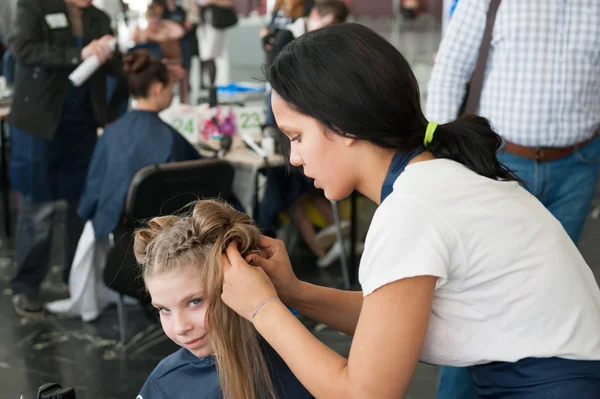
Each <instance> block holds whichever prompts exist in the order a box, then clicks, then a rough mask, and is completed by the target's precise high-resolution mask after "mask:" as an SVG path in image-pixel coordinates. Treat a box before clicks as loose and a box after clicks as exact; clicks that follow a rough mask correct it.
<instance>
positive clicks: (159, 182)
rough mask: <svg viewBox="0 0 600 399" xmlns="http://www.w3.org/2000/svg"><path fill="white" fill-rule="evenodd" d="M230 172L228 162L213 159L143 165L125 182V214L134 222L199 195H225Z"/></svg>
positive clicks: (168, 211) (229, 187)
mask: <svg viewBox="0 0 600 399" xmlns="http://www.w3.org/2000/svg"><path fill="white" fill-rule="evenodd" d="M233 174H234V169H233V166H232V165H231V164H230V163H229V162H227V161H223V160H217V159H203V160H198V161H186V162H176V163H168V164H161V165H151V166H147V167H145V168H143V169H141V170H140V171H139V172H138V173H137V174H136V175H135V177H134V178H133V180H132V182H131V185H130V186H129V194H128V196H127V201H126V203H125V216H126V218H127V220H128V221H129V222H135V221H139V220H143V219H148V218H152V217H155V216H162V215H170V214H173V213H176V212H178V211H180V210H181V209H182V208H183V207H185V206H186V205H188V204H189V203H191V202H193V201H196V200H198V199H200V198H217V197H218V198H222V199H229V198H230V197H231V194H232V192H231V190H232V185H233Z"/></svg>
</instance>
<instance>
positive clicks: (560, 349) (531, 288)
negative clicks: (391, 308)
mask: <svg viewBox="0 0 600 399" xmlns="http://www.w3.org/2000/svg"><path fill="white" fill-rule="evenodd" d="M422 275H433V276H437V277H438V281H437V285H436V289H435V296H434V300H433V309H432V312H431V319H430V322H429V328H428V331H427V337H426V341H425V345H424V347H423V351H422V354H421V360H422V361H424V362H427V363H432V364H439V365H451V366H471V365H475V364H483V363H489V362H492V361H507V362H515V361H517V360H519V359H522V358H526V357H554V356H556V357H562V358H567V359H586V360H592V359H593V360H600V290H599V289H598V285H597V284H596V280H595V279H594V276H593V274H592V272H591V270H590V268H589V267H588V265H587V264H586V263H585V261H584V259H583V257H582V256H581V254H580V253H579V250H578V249H577V247H576V246H575V245H574V244H573V242H572V241H571V239H570V238H569V236H568V235H567V233H566V232H565V231H564V229H563V228H562V226H561V224H560V223H559V222H558V220H556V219H555V218H554V217H553V216H552V215H551V214H550V212H548V210H546V208H544V206H543V205H542V204H541V203H540V202H539V201H538V200H537V199H536V198H535V197H534V196H532V195H531V194H530V193H529V192H527V191H526V190H525V189H523V188H521V187H520V186H519V185H518V184H517V183H516V182H498V181H495V180H492V179H488V178H485V177H482V176H480V175H478V174H476V173H474V172H472V171H471V170H469V169H468V168H466V167H465V166H463V165H461V164H459V163H456V162H454V161H451V160H446V159H437V160H432V161H425V162H419V163H415V164H411V165H409V166H408V167H407V168H406V170H405V172H404V173H403V174H402V175H400V177H399V178H398V179H397V180H396V182H395V183H394V191H393V192H392V193H391V194H390V195H389V196H388V197H387V198H386V199H385V200H384V201H383V203H382V204H381V206H380V207H379V208H378V209H377V212H376V213H375V216H374V218H373V222H372V224H371V227H370V228H369V233H368V235H367V239H366V242H365V252H364V254H363V256H362V259H361V263H360V270H359V279H360V283H361V285H362V289H363V293H364V295H365V296H367V295H369V294H371V293H372V292H373V291H375V290H376V289H377V288H379V287H381V286H384V285H386V284H389V283H391V282H394V281H397V280H400V279H403V278H406V277H412V276H422ZM394 305H395V306H397V311H398V312H402V303H397V304H394Z"/></svg>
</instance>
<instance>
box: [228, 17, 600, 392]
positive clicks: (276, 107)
mask: <svg viewBox="0 0 600 399" xmlns="http://www.w3.org/2000/svg"><path fill="white" fill-rule="evenodd" d="M331 71H335V76H334V75H332V74H331ZM267 78H268V81H269V83H270V84H271V86H272V87H273V93H274V94H273V99H272V105H273V111H274V113H275V118H276V120H277V124H278V126H279V128H280V129H281V130H282V131H283V132H284V133H285V135H286V136H287V137H288V139H289V140H290V145H291V155H290V162H291V163H292V164H293V165H295V166H299V167H302V169H303V171H304V173H305V175H306V176H309V177H311V178H313V179H314V184H315V186H316V187H319V188H322V189H323V191H324V192H325V196H326V197H327V198H328V199H330V200H340V199H342V198H345V197H347V196H348V195H349V194H350V193H351V192H352V191H353V190H357V191H359V192H361V193H362V194H364V195H365V196H367V197H368V198H370V199H371V200H372V201H374V202H376V203H377V204H379V208H378V209H377V211H376V213H375V216H374V218H373V221H372V223H371V226H370V228H369V232H368V234H367V238H366V242H365V251H364V254H363V256H362V259H361V263H360V269H359V280H360V285H361V291H355V292H348V291H341V290H335V289H332V288H325V287H319V286H316V285H312V284H308V283H305V282H301V281H299V280H298V279H297V278H296V276H295V275H294V273H293V271H292V268H291V265H290V260H289V257H288V255H287V253H286V250H285V247H284V246H283V244H282V243H281V242H279V241H276V240H272V239H270V238H264V237H263V238H262V240H261V244H260V245H261V246H262V247H263V248H264V249H265V250H266V252H267V253H268V254H267V255H264V257H260V256H258V255H257V254H250V255H247V256H246V257H245V258H243V257H242V256H241V255H240V252H239V251H238V249H237V244H236V243H235V242H234V243H232V244H231V245H230V246H228V248H227V249H226V255H224V259H225V260H227V261H228V262H229V263H227V262H224V283H223V294H222V298H223V301H224V302H225V303H226V304H227V305H228V306H230V307H231V308H232V309H234V310H235V311H236V312H237V313H239V314H240V315H242V316H243V317H245V318H246V319H248V320H251V321H252V322H253V323H254V327H255V328H256V330H257V331H258V332H259V333H260V334H261V335H262V336H263V337H264V338H265V339H266V340H267V341H268V342H269V344H270V345H271V346H272V347H273V348H274V349H275V350H276V351H277V352H278V353H279V354H280V355H281V357H282V358H283V360H284V361H285V362H286V363H287V364H288V366H289V367H290V369H291V370H292V372H293V373H294V374H295V375H296V377H298V379H299V380H300V382H301V383H302V384H303V385H304V386H305V387H306V388H307V389H308V390H309V391H310V392H311V393H312V394H313V395H314V396H315V397H317V398H328V399H329V398H345V399H347V398H378V399H387V398H390V399H391V398H401V397H404V396H405V395H406V392H407V389H408V386H409V384H410V381H411V378H412V376H413V373H414V371H415V368H416V366H417V363H418V362H419V361H423V362H426V363H430V364H436V365H448V366H456V367H468V368H469V371H470V372H471V374H472V375H473V377H474V380H475V382H476V385H477V390H478V392H477V396H478V397H480V398H484V399H491V398H519V399H542V398H550V397H552V398H557V399H570V398H578V399H593V398H599V397H600V335H599V334H598V331H600V290H599V289H598V285H597V284H596V281H595V279H594V276H593V274H592V272H591V270H590V268H589V266H588V265H587V264H586V262H585V261H584V259H583V257H582V256H581V254H580V253H579V251H578V249H577V247H576V246H575V244H574V243H573V241H572V240H571V239H570V238H569V235H568V234H567V233H566V231H565V230H564V228H563V227H562V225H561V224H560V222H558V220H556V218H554V217H553V216H552V214H551V213H550V212H549V211H548V210H547V209H546V208H545V207H544V206H543V205H542V204H541V203H540V202H539V201H538V200H537V199H536V198H535V197H534V196H532V195H531V194H529V192H527V191H526V190H525V189H524V188H523V187H522V186H521V185H520V184H519V181H518V179H517V178H516V177H515V175H514V174H513V172H512V171H510V170H509V169H507V168H506V167H505V166H504V165H502V164H501V163H500V162H498V160H497V158H496V151H497V150H498V148H499V146H500V144H501V139H500V137H499V136H498V135H497V134H496V133H495V132H494V131H493V130H492V128H491V126H490V123H489V122H488V121H487V120H486V119H484V118H480V117H477V116H469V117H464V118H461V119H458V120H456V121H453V122H450V123H446V124H440V125H438V124H437V123H435V121H428V120H426V119H425V117H424V116H423V112H422V110H421V105H420V98H419V89H418V85H417V81H416V79H415V76H414V74H413V73H412V71H411V69H410V66H409V64H408V62H407V61H406V59H405V58H404V57H403V56H402V55H401V54H400V53H399V52H398V51H397V50H396V49H395V48H394V47H393V46H392V45H391V44H390V43H389V42H387V41H386V40H385V39H383V38H382V37H381V36H379V35H377V34H376V33H374V32H373V31H371V30H369V29H368V28H366V27H364V26H360V25H355V24H342V25H337V26H333V27H329V28H324V29H321V30H317V31H314V32H311V33H307V34H306V35H303V36H302V37H300V38H298V39H296V40H294V41H293V42H292V43H290V44H289V45H288V46H287V47H286V48H285V49H284V50H283V51H282V52H281V54H280V55H279V56H278V57H277V59H276V60H275V61H274V63H273V65H272V66H271V67H270V69H269V71H268V76H267ZM251 265H254V266H260V267H252V266H251ZM285 305H289V306H291V307H292V308H294V309H296V310H298V311H299V312H300V313H302V314H303V315H304V316H306V317H309V318H311V319H314V320H317V321H319V322H322V323H324V324H326V325H328V326H330V327H333V328H335V329H338V330H340V331H342V332H345V333H346V334H349V335H352V336H353V337H354V338H353V342H352V346H351V348H350V354H349V357H348V358H345V357H342V356H340V355H338V354H337V353H335V352H334V351H333V350H331V349H329V348H327V347H326V346H325V345H324V344H323V343H321V342H320V341H319V340H318V339H316V338H315V337H314V336H313V335H312V334H311V333H310V332H309V331H308V330H307V329H306V328H305V327H304V326H303V325H302V323H300V321H298V319H297V318H296V317H295V316H294V315H293V314H292V313H291V312H290V310H289V309H288V308H287V307H286V306H285Z"/></svg>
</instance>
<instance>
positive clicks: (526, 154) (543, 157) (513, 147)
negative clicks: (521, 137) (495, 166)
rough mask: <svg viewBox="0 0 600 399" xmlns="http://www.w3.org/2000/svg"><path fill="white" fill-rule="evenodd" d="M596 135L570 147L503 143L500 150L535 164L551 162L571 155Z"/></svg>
mask: <svg viewBox="0 0 600 399" xmlns="http://www.w3.org/2000/svg"><path fill="white" fill-rule="evenodd" d="M597 135H598V132H596V133H594V135H593V136H592V137H590V138H589V139H587V140H585V141H582V142H580V143H577V144H575V145H572V146H570V147H525V146H522V145H519V144H515V143H511V142H510V141H505V142H504V148H503V149H502V150H503V151H506V152H508V153H510V154H513V155H517V156H519V157H523V158H528V159H533V160H535V161H537V162H552V161H556V160H559V159H561V158H564V157H567V156H569V155H571V154H572V153H573V152H574V151H575V149H577V148H581V147H583V146H585V145H586V144H589V143H590V142H591V141H592V140H594V139H595V138H596V136H597Z"/></svg>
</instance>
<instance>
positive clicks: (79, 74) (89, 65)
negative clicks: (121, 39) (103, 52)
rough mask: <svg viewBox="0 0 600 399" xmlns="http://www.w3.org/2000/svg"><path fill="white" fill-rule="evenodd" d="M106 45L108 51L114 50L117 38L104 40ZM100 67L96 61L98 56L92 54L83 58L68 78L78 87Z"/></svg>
mask: <svg viewBox="0 0 600 399" xmlns="http://www.w3.org/2000/svg"><path fill="white" fill-rule="evenodd" d="M106 44H108V47H110V51H115V46H116V45H117V40H116V39H112V40H109V41H108V42H106ZM98 68H100V63H99V62H98V57H96V55H95V54H94V55H92V56H90V57H88V58H86V59H85V60H83V62H82V63H81V64H79V66H78V67H77V68H75V70H74V71H73V72H71V74H70V75H69V80H70V81H71V83H73V86H75V87H79V86H81V85H82V84H83V83H85V81H86V80H88V79H89V77H90V76H92V75H93V74H94V72H96V71H97V70H98Z"/></svg>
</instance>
